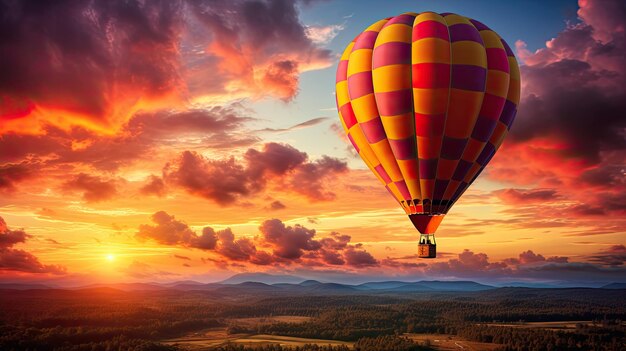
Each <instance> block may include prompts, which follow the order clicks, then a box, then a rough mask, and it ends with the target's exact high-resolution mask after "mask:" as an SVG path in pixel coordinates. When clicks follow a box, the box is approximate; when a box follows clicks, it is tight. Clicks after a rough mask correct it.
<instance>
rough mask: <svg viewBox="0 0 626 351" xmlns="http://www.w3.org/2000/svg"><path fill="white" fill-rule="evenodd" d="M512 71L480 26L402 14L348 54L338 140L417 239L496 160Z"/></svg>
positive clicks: (511, 106) (507, 54) (509, 114)
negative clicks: (351, 150)
mask: <svg viewBox="0 0 626 351" xmlns="http://www.w3.org/2000/svg"><path fill="white" fill-rule="evenodd" d="M519 96H520V75H519V67H518V64H517V61H516V59H515V56H514V54H513V52H512V51H511V49H510V48H509V46H508V45H507V44H506V42H505V41H504V40H502V38H500V36H498V34H497V33H495V32H494V31H492V30H491V29H489V28H488V27H487V26H485V25H484V24H482V23H480V22H478V21H476V20H473V19H469V18H466V17H463V16H460V15H457V14H452V13H442V14H437V13H434V12H423V13H419V14H417V13H404V14H401V15H399V16H396V17H391V18H386V19H383V20H380V21H378V22H376V23H374V24H372V25H371V26H370V27H368V28H367V29H365V31H363V32H362V33H361V34H359V35H358V36H357V37H356V38H355V39H354V40H353V41H352V42H351V43H349V44H348V46H347V47H346V49H345V51H344V52H343V55H342V57H341V60H340V62H339V66H338V67H337V78H336V98H337V108H338V110H339V117H340V119H341V122H342V125H343V127H344V130H345V132H346V134H347V135H348V139H349V140H350V142H351V143H352V145H353V146H354V148H355V149H356V151H357V152H358V153H359V155H360V156H361V158H362V159H363V161H364V162H365V164H366V165H367V166H368V167H369V168H370V169H371V170H372V172H373V173H374V175H375V176H376V177H377V178H378V179H379V180H380V181H381V183H382V184H383V185H384V186H385V188H386V189H387V190H388V191H389V193H391V195H392V196H393V197H394V198H395V199H396V200H397V201H398V203H399V204H400V205H401V206H402V208H403V209H404V210H405V211H406V213H407V214H408V215H409V217H410V218H411V221H412V222H413V224H414V225H415V227H416V228H417V229H418V230H419V231H420V232H421V233H423V234H427V233H428V234H430V233H434V232H435V230H436V229H437V227H438V225H439V223H440V222H441V219H442V218H443V216H444V215H445V214H446V213H447V212H448V210H449V209H450V208H451V206H452V205H453V204H454V203H455V202H456V201H457V200H458V199H459V197H460V196H461V195H462V194H463V192H464V191H465V190H466V189H467V188H468V186H469V185H470V184H471V183H472V182H473V181H474V180H475V179H476V177H477V176H478V175H479V174H480V172H481V171H482V170H483V169H484V167H485V166H486V165H487V163H489V161H490V160H491V158H492V157H493V155H494V154H495V152H496V151H497V150H498V148H499V147H500V145H501V144H502V141H503V140H504V137H505V136H506V134H507V132H508V130H509V129H510V128H511V124H512V123H513V120H514V118H515V113H516V111H517V105H518V103H519Z"/></svg>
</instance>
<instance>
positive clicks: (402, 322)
mask: <svg viewBox="0 0 626 351" xmlns="http://www.w3.org/2000/svg"><path fill="white" fill-rule="evenodd" d="M625 297H626V291H625V290H605V289H529V288H500V289H493V290H488V291H476V292H436V293H432V292H417V293H398V294H362V295H332V294H322V293H320V294H318V295H306V296H302V295H293V296H273V295H272V293H271V292H268V293H262V292H258V293H256V294H255V295H254V296H253V297H251V296H250V295H245V296H238V295H236V294H233V295H230V296H225V295H224V294H215V293H213V292H211V291H200V290H198V291H194V290H191V291H173V290H160V291H121V290H116V289H112V288H94V289H82V290H60V289H43V290H25V291H18V290H10V289H5V290H0V350H7V351H9V350H15V351H18V350H29V351H35V350H57V351H70V350H71V351H83V350H89V351H92V350H93V351H100V350H102V351H110V350H141V351H152V350H154V351H160V350H163V351H166V350H167V351H170V350H171V351H174V350H185V349H186V346H184V345H178V344H175V343H172V342H166V341H168V340H172V339H175V338H179V337H182V336H185V335H190V334H192V335H200V334H202V333H206V332H207V331H220V332H223V333H224V335H226V337H225V340H226V339H228V335H235V336H246V335H270V336H271V335H280V336H284V337H294V338H310V339H312V340H317V339H320V340H337V341H342V342H346V343H347V342H349V343H350V344H349V345H348V344H346V345H322V344H320V343H317V344H316V343H311V344H307V343H303V344H302V345H298V346H280V345H278V343H277V344H262V345H261V344H259V345H257V346H250V345H245V344H242V343H239V344H238V343H231V342H224V343H222V344H220V345H217V346H214V347H207V348H206V349H212V350H222V351H235V350H237V351H270V350H271V351H282V350H299V351H310V350H317V351H346V350H350V349H353V350H359V351H378V350H381V351H382V350H387V351H408V350H436V349H437V348H436V345H433V344H432V343H431V342H430V341H429V340H427V341H415V340H414V339H412V338H411V336H412V335H419V334H437V335H438V334H445V335H451V336H457V337H462V338H464V339H465V340H471V341H476V342H481V343H487V344H493V345H494V347H496V348H495V349H497V350H511V351H513V350H515V351H517V350H519V351H523V350H524V351H526V350H528V351H532V350H607V351H608V350H624V349H626V323H624V321H626V299H625ZM272 316H299V318H300V319H301V320H300V321H299V322H297V323H295V322H294V323H292V322H286V321H281V320H277V321H275V322H263V321H264V320H266V319H267V320H270V321H273V319H272ZM246 318H247V319H246ZM254 318H257V319H254ZM243 320H245V321H247V322H246V323H243V322H242V321H243ZM250 320H253V321H257V320H258V321H260V322H250ZM560 321H573V322H572V323H573V326H572V327H571V328H559V327H549V328H548V327H528V326H529V325H541V323H546V324H547V325H550V324H549V323H552V322H560ZM532 323H539V324H532ZM303 340H304V339H303ZM196 350H197V348H196Z"/></svg>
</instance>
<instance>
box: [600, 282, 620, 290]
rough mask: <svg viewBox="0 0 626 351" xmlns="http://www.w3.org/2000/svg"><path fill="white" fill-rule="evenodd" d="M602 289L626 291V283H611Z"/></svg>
mask: <svg viewBox="0 0 626 351" xmlns="http://www.w3.org/2000/svg"><path fill="white" fill-rule="evenodd" d="M601 289H626V283H611V284H607V285H605V286H603V287H601Z"/></svg>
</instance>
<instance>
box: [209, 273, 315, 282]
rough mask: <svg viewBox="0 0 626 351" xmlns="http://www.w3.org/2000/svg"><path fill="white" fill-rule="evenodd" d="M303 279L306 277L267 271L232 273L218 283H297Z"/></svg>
mask: <svg viewBox="0 0 626 351" xmlns="http://www.w3.org/2000/svg"><path fill="white" fill-rule="evenodd" d="M305 280H306V279H304V278H301V277H296V276H293V275H277V274H268V273H239V274H235V275H233V276H232V277H230V278H228V279H226V280H222V281H221V282H219V283H218V284H240V283H245V282H257V283H265V284H278V283H287V284H298V283H301V282H303V281H305Z"/></svg>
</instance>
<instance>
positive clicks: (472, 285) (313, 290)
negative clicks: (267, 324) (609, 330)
mask: <svg viewBox="0 0 626 351" xmlns="http://www.w3.org/2000/svg"><path fill="white" fill-rule="evenodd" d="M500 287H522V288H563V286H558V285H550V284H544V283H522V282H513V283H509V284H505V285H503V286H492V285H486V284H481V283H477V282H474V281H459V280H457V281H440V280H421V281H414V282H410V281H397V280H390V281H375V282H367V283H362V284H355V285H352V284H340V283H333V282H320V281H317V280H306V279H304V278H301V277H297V276H292V275H274V274H268V273H241V274H236V275H233V276H232V277H230V278H228V279H225V280H222V281H219V282H215V283H200V282H196V281H193V280H185V281H177V282H172V283H165V284H164V283H115V284H92V285H87V286H79V287H73V288H61V289H66V290H83V289H94V288H112V289H117V290H122V291H157V290H173V291H176V290H179V291H180V290H182V291H193V290H202V291H215V292H217V293H225V294H227V293H237V294H245V295H253V294H255V293H278V294H280V293H303V294H363V293H368V294H369V293H411V292H445V291H449V292H462V291H465V292H471V291H485V290H491V289H498V288H500ZM599 287H600V288H602V289H626V283H611V284H606V285H602V286H599ZM0 289H13V290H34V289H59V288H58V287H55V286H48V285H45V284H22V283H0Z"/></svg>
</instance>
